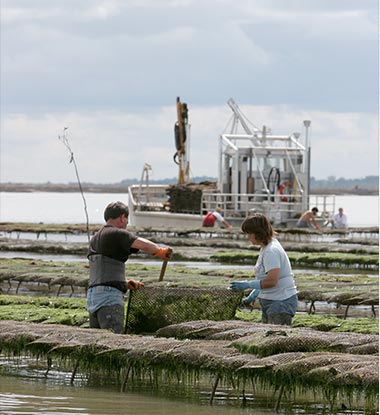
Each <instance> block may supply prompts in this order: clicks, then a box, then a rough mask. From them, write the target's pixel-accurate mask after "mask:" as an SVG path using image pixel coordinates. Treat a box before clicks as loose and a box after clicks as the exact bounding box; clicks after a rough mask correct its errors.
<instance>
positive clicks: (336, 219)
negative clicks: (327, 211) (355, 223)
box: [331, 207, 348, 229]
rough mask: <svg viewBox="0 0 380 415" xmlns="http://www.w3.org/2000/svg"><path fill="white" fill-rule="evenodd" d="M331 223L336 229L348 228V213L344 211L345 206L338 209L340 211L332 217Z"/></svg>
mask: <svg viewBox="0 0 380 415" xmlns="http://www.w3.org/2000/svg"><path fill="white" fill-rule="evenodd" d="M331 225H332V227H333V228H335V229H347V227H348V222H347V215H346V214H345V213H343V208H341V207H340V208H339V209H338V213H335V215H334V216H333V217H332V220H331Z"/></svg>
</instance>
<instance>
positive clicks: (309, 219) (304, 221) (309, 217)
mask: <svg viewBox="0 0 380 415" xmlns="http://www.w3.org/2000/svg"><path fill="white" fill-rule="evenodd" d="M318 212H319V210H318V208H317V207H313V209H311V210H307V211H306V212H304V213H303V214H302V215H301V217H300V218H299V219H298V222H297V223H296V228H312V227H313V226H314V228H315V229H319V226H318V223H317V222H316V220H315V217H316V216H317V213H318Z"/></svg>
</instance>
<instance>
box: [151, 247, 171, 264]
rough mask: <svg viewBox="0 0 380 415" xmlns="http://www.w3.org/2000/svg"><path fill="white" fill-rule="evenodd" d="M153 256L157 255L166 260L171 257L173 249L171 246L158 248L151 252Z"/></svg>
mask: <svg viewBox="0 0 380 415" xmlns="http://www.w3.org/2000/svg"><path fill="white" fill-rule="evenodd" d="M153 256H158V257H159V258H161V259H163V260H164V261H167V260H169V259H172V258H173V249H172V248H169V247H168V248H158V251H157V252H155V253H154V254H153Z"/></svg>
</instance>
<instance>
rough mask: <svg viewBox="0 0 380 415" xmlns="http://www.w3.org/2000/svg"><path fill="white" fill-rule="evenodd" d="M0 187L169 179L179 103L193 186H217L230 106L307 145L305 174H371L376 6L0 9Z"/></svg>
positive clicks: (62, 0) (91, 3)
mask: <svg viewBox="0 0 380 415" xmlns="http://www.w3.org/2000/svg"><path fill="white" fill-rule="evenodd" d="M0 4H1V160H0V161H1V170H0V173H1V181H2V182H35V183H39V182H48V181H50V182H53V183H67V182H75V181H76V176H75V172H74V168H73V165H72V164H69V153H68V151H67V149H66V148H65V147H64V145H63V143H62V142H61V141H60V140H59V139H58V136H59V135H62V131H63V128H64V127H68V130H67V134H68V135H67V138H68V140H69V143H70V145H71V148H72V150H73V152H74V156H75V160H76V163H77V166H78V169H79V174H80V178H81V180H82V182H98V183H117V182H120V181H121V180H123V179H127V178H135V177H140V176H141V172H142V168H143V165H144V163H149V164H151V166H152V169H153V171H152V172H151V177H152V178H154V179H159V178H166V177H176V176H177V175H178V169H177V165H176V164H174V162H173V154H174V152H175V146H174V136H173V125H174V122H175V121H176V107H175V102H176V98H177V96H179V97H180V98H181V100H182V101H184V102H186V103H187V104H188V106H189V121H190V123H191V151H190V166H191V174H192V176H202V175H208V176H212V177H216V176H217V151H218V136H219V135H220V134H221V133H222V132H223V131H224V129H225V127H226V125H227V123H228V121H229V120H230V117H231V115H232V112H231V110H230V108H229V107H228V106H227V104H226V102H227V100H228V99H229V98H230V97H233V98H234V99H235V101H236V102H237V103H238V104H239V106H240V108H241V109H242V111H243V112H244V113H245V115H246V116H247V117H248V118H249V119H250V120H251V121H252V122H253V123H254V124H255V125H257V126H259V127H261V126H263V125H267V126H269V127H270V128H271V129H272V132H274V133H279V134H291V133H293V132H295V131H299V132H300V133H301V134H302V135H303V134H304V130H303V120H306V119H308V120H311V122H312V124H311V132H310V139H311V146H312V161H311V166H312V167H311V175H312V176H314V177H316V178H317V179H323V178H327V177H328V176H336V177H337V178H338V177H345V178H360V177H364V176H367V175H377V174H378V166H379V164H378V158H379V151H378V118H379V112H378V104H379V99H378V96H379V86H378V72H379V65H378V50H379V49H378V47H379V36H378V31H379V21H378V20H379V13H378V1H377V0H286V1H284V0H1V3H0Z"/></svg>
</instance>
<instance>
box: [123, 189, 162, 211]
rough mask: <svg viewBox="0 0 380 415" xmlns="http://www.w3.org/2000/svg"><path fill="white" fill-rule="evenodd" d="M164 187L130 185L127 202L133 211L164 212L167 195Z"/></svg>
mask: <svg viewBox="0 0 380 415" xmlns="http://www.w3.org/2000/svg"><path fill="white" fill-rule="evenodd" d="M166 189H167V186H166V185H149V186H146V185H137V184H136V185H131V186H129V187H128V202H129V206H131V207H132V208H133V210H164V209H165V205H166V202H167V201H168V195H167V194H166Z"/></svg>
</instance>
